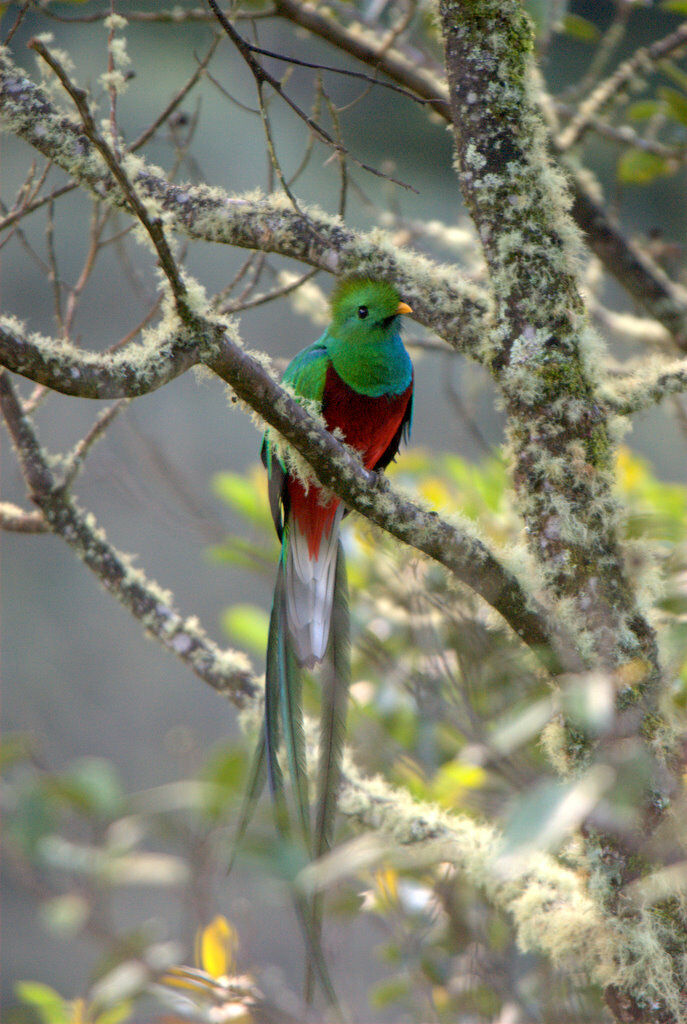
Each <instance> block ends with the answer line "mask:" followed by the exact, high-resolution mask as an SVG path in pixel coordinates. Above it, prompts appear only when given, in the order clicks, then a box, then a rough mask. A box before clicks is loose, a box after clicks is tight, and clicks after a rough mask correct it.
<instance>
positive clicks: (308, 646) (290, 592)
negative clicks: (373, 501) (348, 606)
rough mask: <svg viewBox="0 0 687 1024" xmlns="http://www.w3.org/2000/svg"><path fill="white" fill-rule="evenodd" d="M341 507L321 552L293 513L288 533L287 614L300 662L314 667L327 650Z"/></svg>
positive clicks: (324, 537)
mask: <svg viewBox="0 0 687 1024" xmlns="http://www.w3.org/2000/svg"><path fill="white" fill-rule="evenodd" d="M342 515H343V508H342V507H341V505H339V507H338V508H337V510H336V512H335V514H334V517H333V520H332V521H331V524H330V526H329V529H325V530H323V531H322V534H321V537H320V541H319V544H318V548H317V551H315V552H314V556H313V552H312V549H311V542H310V539H309V537H308V535H307V533H305V532H304V531H301V529H300V527H299V524H298V521H297V520H296V519H295V517H294V516H291V518H290V520H289V524H288V527H287V529H286V531H285V535H284V546H283V551H284V554H285V556H286V564H285V571H286V613H287V620H288V626H289V632H290V634H291V637H292V640H293V646H294V651H295V653H296V657H297V658H298V662H299V664H301V665H305V666H306V667H307V668H313V667H314V665H316V664H317V663H318V662H320V661H322V659H323V658H324V656H325V653H326V651H327V643H328V641H329V630H330V624H331V617H332V604H333V600H334V582H335V577H336V565H337V552H338V550H339V524H340V522H341V517H342Z"/></svg>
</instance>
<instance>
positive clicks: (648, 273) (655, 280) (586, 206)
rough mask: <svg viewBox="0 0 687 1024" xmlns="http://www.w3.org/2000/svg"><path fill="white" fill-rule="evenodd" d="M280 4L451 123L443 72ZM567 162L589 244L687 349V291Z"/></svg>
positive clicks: (308, 11)
mask: <svg viewBox="0 0 687 1024" xmlns="http://www.w3.org/2000/svg"><path fill="white" fill-rule="evenodd" d="M275 8H276V10H277V12H278V13H279V14H280V15H281V16H282V17H283V18H286V19H288V20H289V21H291V22H293V23H294V24H296V25H300V26H301V27H302V28H305V29H307V30H308V31H309V32H312V33H313V35H316V36H318V37H319V38H320V39H324V40H326V41H327V42H329V43H331V44H332V45H333V46H335V47H337V48H338V49H340V50H342V51H344V52H345V53H348V54H349V55H350V56H352V57H354V58H355V59H356V60H359V61H360V62H361V63H363V64H366V65H368V66H369V67H372V68H374V69H375V71H376V72H378V73H380V74H383V75H386V76H387V77H388V78H389V79H390V80H391V81H392V82H396V83H397V84H398V85H400V86H403V87H404V88H406V89H410V90H412V91H413V92H414V93H415V95H416V96H418V97H420V98H421V99H423V100H424V101H425V102H426V103H427V104H428V105H429V106H430V108H431V109H432V110H433V111H434V113H435V114H438V115H439V117H441V118H443V119H444V120H445V121H447V122H448V123H449V124H451V123H452V120H451V103H450V100H449V94H448V90H447V87H446V82H445V80H444V78H443V76H442V75H440V74H439V73H438V72H434V71H432V70H431V69H428V68H426V67H421V66H419V65H418V64H417V63H416V62H414V61H413V60H411V59H410V58H409V57H408V56H406V55H405V54H404V53H402V52H401V51H400V50H397V49H395V48H394V47H385V46H384V45H383V43H382V40H381V39H380V37H379V35H378V34H377V33H376V32H374V31H373V30H372V29H370V28H369V27H366V26H364V25H362V24H359V23H358V24H353V25H351V24H350V23H348V24H346V25H344V24H343V23H342V22H340V21H338V20H337V19H336V18H335V17H334V16H333V15H332V14H331V13H329V12H328V11H327V9H326V8H324V7H315V6H314V5H313V4H311V3H303V2H301V0H275ZM670 38H671V37H669V40H670ZM662 42H663V41H662ZM658 45H659V46H660V45H661V44H658ZM670 46H672V43H670V45H669V48H670ZM650 49H651V48H650ZM549 144H550V145H551V147H552V150H553V151H554V152H557V153H559V154H560V155H561V156H563V157H564V154H562V153H561V151H560V150H559V148H558V146H557V144H556V140H555V139H553V138H550V139H549ZM564 166H565V169H566V173H567V174H568V177H569V183H570V188H571V190H572V195H573V202H572V207H571V211H570V212H571V215H572V217H573V218H574V220H575V222H576V223H577V225H578V227H579V228H580V229H581V230H582V231H584V233H585V236H586V241H587V243H588V245H589V247H590V248H591V249H592V251H593V252H594V253H595V254H596V255H597V256H598V257H599V259H600V260H601V261H602V263H603V264H604V266H605V268H606V270H607V271H608V272H609V273H610V274H612V275H613V276H614V277H615V278H616V280H617V281H618V282H619V283H620V284H621V285H622V286H623V287H624V288H626V289H627V291H628V292H629V293H630V295H632V296H633V298H634V299H635V300H636V301H637V302H638V303H639V304H640V305H641V306H642V307H643V308H644V309H645V310H647V312H648V313H650V315H651V316H652V317H655V319H656V320H658V322H659V323H661V324H663V326H664V327H665V328H666V330H668V331H669V332H670V333H671V335H672V336H673V338H674V341H675V343H676V345H677V346H678V347H679V348H683V349H684V348H687V292H685V289H684V288H682V287H680V286H679V285H677V284H676V283H675V282H674V281H672V280H671V279H670V278H669V277H668V275H667V274H666V273H665V271H664V270H663V269H662V268H661V267H660V266H659V265H658V264H657V263H656V262H655V261H654V260H652V259H651V257H650V256H649V255H648V254H647V253H646V252H644V251H642V249H641V248H640V246H638V245H637V244H636V243H635V242H634V241H633V240H632V239H630V238H628V237H627V236H626V234H625V233H624V232H623V230H622V228H621V227H620V225H619V224H618V223H617V221H615V220H614V219H613V218H612V217H611V215H610V214H609V212H608V210H607V208H606V207H605V206H604V205H603V204H602V203H601V202H599V201H598V199H597V198H596V197H595V196H594V194H593V192H592V191H591V189H590V187H589V184H588V182H587V180H586V179H585V177H584V174H583V173H581V172H580V171H579V169H578V167H577V166H576V165H574V164H572V163H569V162H568V161H565V162H564Z"/></svg>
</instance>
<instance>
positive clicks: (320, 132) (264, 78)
mask: <svg viewBox="0 0 687 1024" xmlns="http://www.w3.org/2000/svg"><path fill="white" fill-rule="evenodd" d="M207 3H208V6H209V7H210V8H211V10H212V12H213V13H214V15H215V17H216V18H217V20H218V22H219V23H220V25H221V26H222V28H223V29H224V31H225V32H226V33H227V35H228V36H229V38H230V39H231V41H232V42H233V43H234V45H235V47H236V49H237V50H238V51H239V53H240V54H241V56H242V57H243V59H244V61H245V62H246V64H247V65H248V67H249V69H250V71H251V73H252V75H253V77H254V79H255V83H256V85H257V86H258V91H259V90H260V88H261V87H262V85H264V84H267V85H269V86H270V87H271V88H272V89H274V91H275V92H276V93H277V95H278V96H279V97H280V98H281V99H282V100H283V101H284V102H285V103H286V104H287V106H289V107H291V109H292V110H293V112H294V113H295V114H296V115H297V116H298V117H299V118H300V119H301V121H304V122H305V124H307V125H308V127H309V128H311V129H312V131H313V132H315V134H316V135H317V136H318V137H319V138H320V139H321V141H322V142H325V143H326V144H327V145H328V146H331V147H332V149H335V150H337V152H340V153H341V152H342V153H344V154H346V155H347V156H350V158H351V160H354V161H355V163H356V164H357V165H358V167H361V168H362V169H363V170H364V171H368V172H369V173H370V174H374V175H375V176H376V177H378V178H383V179H385V180H387V181H393V182H394V184H395V185H400V186H401V187H402V188H406V189H409V190H410V191H411V192H416V193H417V189H416V188H413V186H412V185H409V184H408V183H407V182H404V181H400V180H398V179H396V178H391V177H390V175H388V174H384V173H383V172H382V171H379V170H377V168H375V167H372V166H370V164H366V163H364V162H363V161H362V160H358V158H357V157H355V156H353V154H352V153H350V151H349V150H347V149H346V148H345V147H344V146H342V145H341V144H340V143H338V142H337V141H336V140H335V139H333V138H332V136H331V135H330V134H329V132H327V131H326V130H325V129H324V128H323V127H322V126H321V125H319V124H318V123H317V122H316V121H313V119H312V118H311V117H310V115H309V114H307V113H306V112H305V110H303V109H302V107H299V106H298V104H297V103H296V102H295V100H292V99H291V97H290V96H289V94H288V93H287V92H286V91H285V90H284V89H283V88H282V85H281V82H280V81H279V80H278V79H276V78H275V77H274V75H271V74H270V73H269V71H266V70H265V68H264V67H263V66H262V64H260V63H259V61H257V60H256V59H255V57H254V56H253V54H252V52H251V44H250V43H248V42H246V40H245V39H244V38H243V36H241V35H239V33H238V32H237V31H236V29H235V28H234V26H233V25H232V24H231V22H230V21H229V20H228V18H226V17H225V16H224V14H223V13H222V11H221V10H220V8H219V7H218V5H217V3H216V2H215V0H207Z"/></svg>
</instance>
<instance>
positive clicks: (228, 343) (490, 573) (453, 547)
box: [0, 319, 581, 672]
mask: <svg viewBox="0 0 687 1024" xmlns="http://www.w3.org/2000/svg"><path fill="white" fill-rule="evenodd" d="M200 322H201V321H200V319H199V323H200ZM198 363H203V364H205V365H207V366H208V367H210V368H211V369H212V370H214V372H215V373H217V374H218V375H219V376H220V377H221V378H222V379H223V380H225V381H226V382H227V383H229V384H230V385H231V386H232V388H233V389H234V391H235V392H236V394H237V395H238V396H239V398H241V399H243V400H244V401H245V402H246V403H247V404H248V405H249V406H250V407H251V408H252V409H254V410H255V411H256V412H257V413H259V415H260V416H261V417H262V418H263V419H264V420H265V421H266V422H267V423H269V424H270V426H272V427H274V428H275V429H276V430H278V431H279V433H280V434H281V435H282V436H283V437H284V438H285V439H286V440H287V441H288V442H289V443H291V444H293V446H294V447H295V448H296V449H297V450H298V452H299V453H300V454H301V455H303V456H304V457H305V459H306V460H307V461H308V463H309V464H310V465H311V466H312V468H313V469H314V471H315V473H316V474H317V477H318V479H319V480H320V482H321V483H322V484H324V485H325V487H328V488H329V489H330V490H332V491H334V492H335V493H336V494H338V495H339V497H340V498H342V499H343V500H344V501H345V503H346V505H347V506H348V507H349V508H351V509H353V510H354V511H357V512H359V513H360V514H361V515H363V516H364V517H365V518H367V519H369V520H371V521H372V522H374V523H376V525H377V526H379V527H381V528H382V529H384V530H386V531H387V532H388V533H390V534H391V535H392V536H394V537H396V538H397V539H398V540H401V541H403V542H404V543H406V544H409V545H410V546H411V547H414V548H416V550H418V551H421V552H423V553H424V554H426V555H428V556H429V557H430V558H432V559H434V560H435V561H437V562H439V563H440V564H441V565H443V566H444V567H445V568H447V569H448V570H449V571H450V572H452V573H453V574H454V575H456V576H457V578H458V579H459V580H461V581H462V582H463V583H466V584H467V585H468V586H469V587H471V588H472V589H473V590H474V591H475V592H476V593H478V594H480V596H482V597H483V598H484V599H485V600H486V601H487V603H488V604H490V605H491V606H492V607H493V608H495V609H496V610H497V611H498V612H499V613H500V614H501V615H502V616H503V617H504V619H505V620H506V621H507V622H508V623H509V625H510V626H511V628H512V629H513V630H514V631H515V632H516V633H517V635H518V636H519V637H520V638H521V639H522V640H523V641H524V642H525V643H527V644H528V645H529V646H530V647H532V648H533V649H534V651H535V652H536V653H537V655H538V656H539V657H540V658H542V659H543V660H544V662H545V663H546V665H547V667H548V668H549V669H550V670H551V671H553V672H559V671H562V670H566V671H575V670H577V669H579V668H580V667H581V661H580V659H579V658H578V657H577V655H576V654H575V653H574V651H573V649H572V647H571V645H570V643H569V641H568V639H567V638H566V636H565V634H564V633H563V631H562V630H560V629H559V628H558V627H556V626H555V625H553V624H552V621H551V619H550V618H549V616H548V614H547V613H546V612H545V611H544V609H543V608H541V607H540V606H538V605H537V604H536V602H535V601H534V599H532V598H531V597H529V595H528V594H527V592H526V590H525V588H524V587H523V586H522V585H521V584H520V582H519V581H518V580H517V578H516V577H515V575H514V574H513V573H511V572H510V571H509V570H508V569H507V568H506V567H505V566H504V565H503V564H502V562H501V560H500V559H499V558H498V557H497V556H496V555H495V554H494V553H493V552H491V551H490V550H489V549H488V548H487V547H486V545H485V544H484V543H483V542H482V541H480V540H479V539H478V538H477V537H475V536H473V535H471V534H470V533H469V532H468V530H467V528H459V527H457V526H455V525H453V524H451V523H449V522H447V521H445V520H443V519H441V518H440V517H439V516H438V515H437V514H436V513H433V512H430V511H427V510H426V509H423V508H421V507H420V506H418V505H416V504H414V503H413V502H411V501H409V500H408V499H407V498H405V497H403V496H402V495H401V494H399V493H398V492H396V491H394V490H393V489H391V488H390V487H389V484H388V481H387V480H386V478H384V477H383V476H380V475H377V474H375V473H370V472H368V471H367V470H365V469H364V468H363V466H362V465H361V463H360V461H359V459H358V458H357V457H356V455H355V454H354V453H353V452H352V451H351V450H350V449H349V448H347V447H345V446H344V445H342V444H341V443H340V442H339V441H338V440H337V439H336V438H335V437H334V436H333V435H332V434H330V433H329V431H327V430H325V429H324V428H323V427H322V426H321V425H320V424H319V423H318V422H317V421H316V420H314V419H313V417H312V416H310V414H309V413H308V412H307V411H306V410H305V409H304V408H303V407H302V406H301V405H299V404H298V403H297V402H296V401H295V400H294V399H293V398H292V397H291V396H290V395H289V394H288V393H287V392H286V391H284V390H283V389H282V388H281V387H280V386H279V385H278V384H277V383H276V382H275V381H274V380H273V379H272V377H271V376H270V374H269V373H268V372H267V370H266V369H265V368H264V366H262V365H261V364H260V363H259V362H258V361H257V360H256V359H254V358H253V357H252V356H251V355H249V354H248V353H247V352H246V351H245V350H244V349H243V348H241V346H240V344H239V343H238V339H236V340H232V338H230V337H229V335H228V333H227V332H226V331H225V333H224V334H220V326H219V325H218V324H211V323H209V322H206V328H205V334H201V335H200V336H199V337H198V339H196V341H195V342H194V341H193V339H192V338H191V337H190V336H189V334H188V330H187V328H186V327H183V328H179V329H178V331H177V333H172V334H171V335H170V337H168V338H166V339H164V340H163V339H158V340H157V343H156V344H155V346H153V345H148V346H146V345H137V346H129V347H128V348H126V349H124V350H122V351H120V352H117V353H113V354H104V355H98V354H96V353H90V352H89V353H86V352H81V351H80V350H78V349H76V348H75V347H74V346H71V345H69V344H67V343H65V342H56V341H53V340H51V339H48V338H45V337H42V336H40V335H36V334H34V335H31V336H30V337H29V336H28V335H26V334H25V333H24V332H23V331H22V330H21V328H20V326H19V325H18V324H17V323H16V322H15V321H10V320H7V319H6V320H4V321H0V364H2V365H4V366H6V367H7V368H8V369H10V370H13V371H14V372H17V373H21V374H23V375H24V376H27V377H29V378H30V379H31V380H35V381H36V382H38V383H41V384H44V385H45V386H47V387H50V388H52V389H53V390H55V391H60V392H62V393H64V394H68V395H73V396H80V397H84V398H113V397H117V398H119V397H133V396H136V395H142V394H145V393H147V392H148V391H153V390H155V389H156V388H158V387H160V386H161V385H162V384H164V383H167V382H168V381H169V380H171V379H173V377H175V376H178V374H179V373H182V372H183V371H184V370H185V369H187V368H188V367H189V366H191V365H195V364H198ZM50 486H51V487H52V484H51V485H50Z"/></svg>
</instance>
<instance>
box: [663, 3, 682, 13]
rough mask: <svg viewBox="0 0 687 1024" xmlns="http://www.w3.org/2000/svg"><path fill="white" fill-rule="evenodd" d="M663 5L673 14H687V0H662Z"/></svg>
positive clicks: (664, 8)
mask: <svg viewBox="0 0 687 1024" xmlns="http://www.w3.org/2000/svg"><path fill="white" fill-rule="evenodd" d="M661 7H662V8H663V10H664V11H670V13H671V14H687V0H662V2H661Z"/></svg>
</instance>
